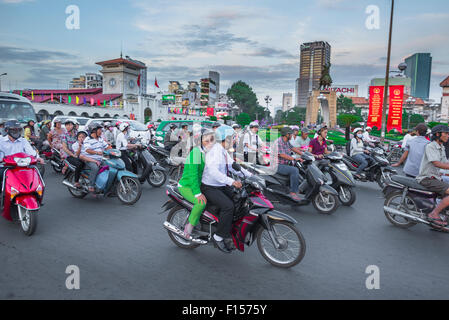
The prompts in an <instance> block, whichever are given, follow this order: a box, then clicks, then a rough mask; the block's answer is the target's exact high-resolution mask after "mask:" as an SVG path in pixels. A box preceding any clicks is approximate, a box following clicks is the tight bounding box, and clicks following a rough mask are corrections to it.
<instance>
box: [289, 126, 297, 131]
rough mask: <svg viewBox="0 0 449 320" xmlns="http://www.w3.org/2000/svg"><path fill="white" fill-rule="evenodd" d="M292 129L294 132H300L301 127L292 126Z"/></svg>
mask: <svg viewBox="0 0 449 320" xmlns="http://www.w3.org/2000/svg"><path fill="white" fill-rule="evenodd" d="M290 128H292V130H293V131H295V130H296V131H299V127H298V126H291V127H290Z"/></svg>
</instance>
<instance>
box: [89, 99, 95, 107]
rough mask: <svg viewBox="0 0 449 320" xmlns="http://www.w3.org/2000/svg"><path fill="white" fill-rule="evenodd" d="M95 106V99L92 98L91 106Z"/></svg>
mask: <svg viewBox="0 0 449 320" xmlns="http://www.w3.org/2000/svg"><path fill="white" fill-rule="evenodd" d="M94 104H95V100H94V98H90V105H91V106H93V105H94Z"/></svg>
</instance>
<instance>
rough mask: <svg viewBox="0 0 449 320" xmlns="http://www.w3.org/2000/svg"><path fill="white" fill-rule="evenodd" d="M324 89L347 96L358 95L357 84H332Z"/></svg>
mask: <svg viewBox="0 0 449 320" xmlns="http://www.w3.org/2000/svg"><path fill="white" fill-rule="evenodd" d="M325 90H326V91H335V92H336V93H337V94H343V95H344V96H348V97H358V94H359V86H358V85H333V86H332V87H330V88H327V89H325Z"/></svg>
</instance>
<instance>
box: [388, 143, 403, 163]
mask: <svg viewBox="0 0 449 320" xmlns="http://www.w3.org/2000/svg"><path fill="white" fill-rule="evenodd" d="M403 154H404V149H403V148H402V145H401V144H394V145H393V146H392V147H391V149H390V151H389V152H388V153H387V160H388V161H390V163H393V162H398V161H399V160H400V159H401V157H402V155H403Z"/></svg>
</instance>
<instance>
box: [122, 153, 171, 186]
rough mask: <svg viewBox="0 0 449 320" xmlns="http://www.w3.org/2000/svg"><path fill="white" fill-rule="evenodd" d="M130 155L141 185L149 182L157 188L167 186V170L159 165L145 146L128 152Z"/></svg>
mask: <svg viewBox="0 0 449 320" xmlns="http://www.w3.org/2000/svg"><path fill="white" fill-rule="evenodd" d="M128 154H129V156H130V158H131V161H132V163H133V171H134V173H135V174H136V175H137V176H138V177H139V181H140V183H144V182H145V180H147V181H148V183H149V184H150V185H151V186H153V187H155V188H159V187H162V186H163V185H164V184H165V181H166V180H167V170H166V169H165V168H163V167H162V166H161V165H160V164H159V163H158V161H157V160H156V159H155V158H154V157H153V156H152V155H151V153H150V152H149V151H148V150H147V148H146V147H145V146H140V147H138V148H137V149H136V150H135V151H134V150H133V151H128Z"/></svg>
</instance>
